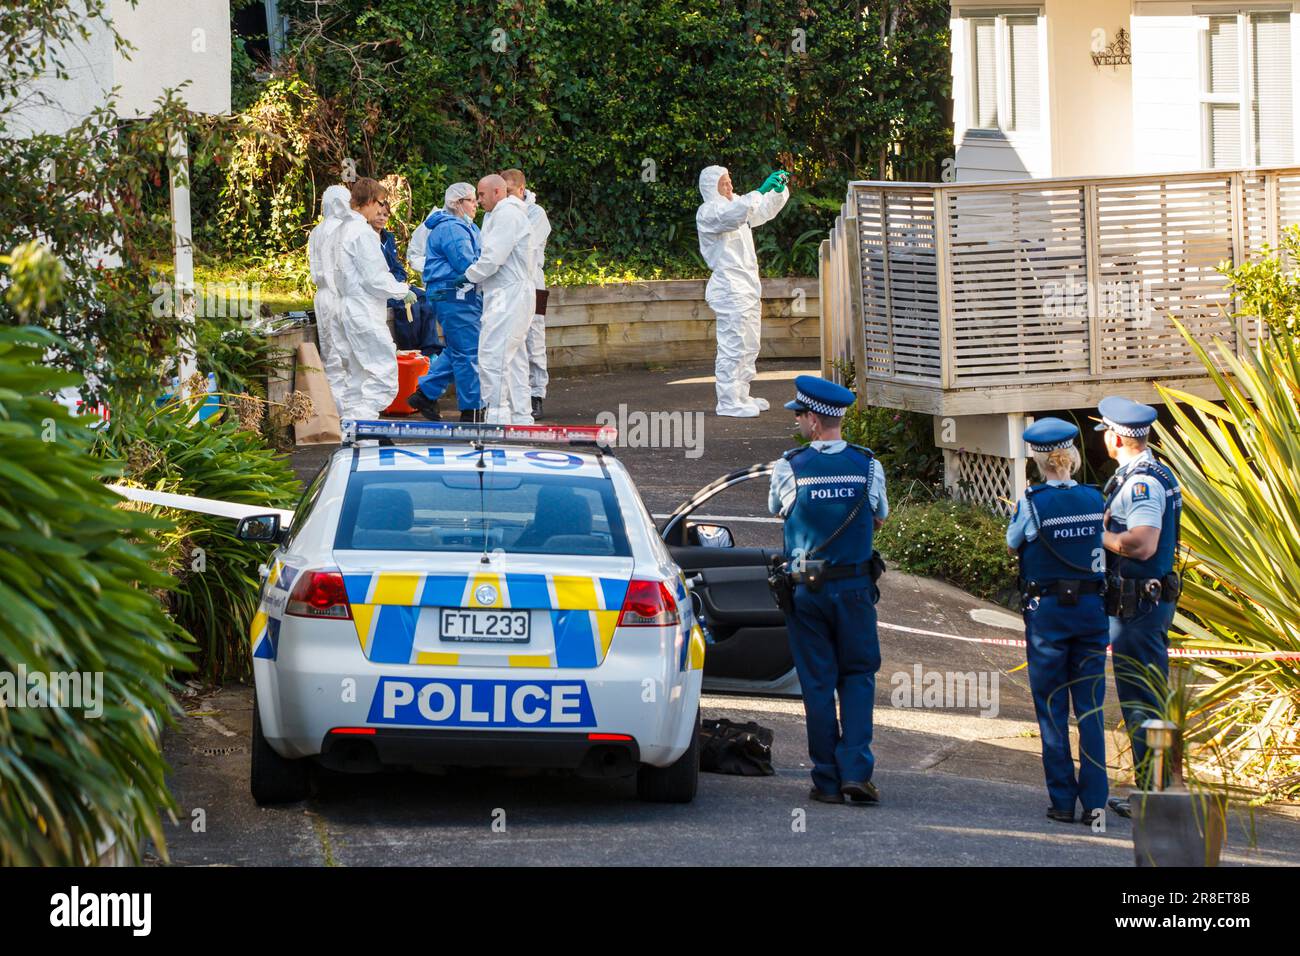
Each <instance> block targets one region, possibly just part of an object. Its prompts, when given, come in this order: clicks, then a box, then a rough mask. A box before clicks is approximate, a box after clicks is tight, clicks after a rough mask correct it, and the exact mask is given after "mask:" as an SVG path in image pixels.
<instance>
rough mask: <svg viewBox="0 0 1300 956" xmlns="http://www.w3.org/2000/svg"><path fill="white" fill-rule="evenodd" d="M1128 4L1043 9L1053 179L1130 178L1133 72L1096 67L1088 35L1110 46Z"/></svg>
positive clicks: (1065, 3)
mask: <svg viewBox="0 0 1300 956" xmlns="http://www.w3.org/2000/svg"><path fill="white" fill-rule="evenodd" d="M1130 4H1131V0H1088V2H1086V3H1080V2H1079V0H1050V2H1049V3H1048V4H1047V32H1048V38H1049V46H1048V51H1049V62H1050V63H1051V73H1050V82H1051V91H1052V92H1051V95H1052V114H1051V115H1052V117H1053V123H1052V150H1051V155H1052V172H1051V175H1053V176H1111V175H1124V174H1126V173H1130V172H1132V165H1133V71H1132V68H1131V67H1128V66H1122V65H1121V66H1097V65H1096V64H1095V63H1093V61H1092V45H1093V37H1094V33H1096V35H1097V37H1098V39H1099V40H1100V41H1101V42H1103V43H1105V44H1110V43H1112V42H1114V41H1115V39H1116V36H1117V34H1118V33H1119V30H1120V29H1121V28H1123V29H1125V30H1128V29H1129V12H1130Z"/></svg>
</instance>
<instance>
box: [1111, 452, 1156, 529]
mask: <svg viewBox="0 0 1300 956" xmlns="http://www.w3.org/2000/svg"><path fill="white" fill-rule="evenodd" d="M1140 461H1155V456H1154V455H1152V454H1151V451H1150V449H1147V450H1145V451H1143V452H1142V454H1140V455H1138V456H1137V457H1136V458H1134V459H1133V460H1132V461H1130V462H1128V463H1127V464H1125V465H1121V466H1120V469H1119V470H1118V471H1117V472H1115V474H1116V475H1117V476H1119V478H1120V486H1119V491H1117V492H1116V493H1115V497H1114V500H1113V501H1111V503H1110V516H1111V517H1112V518H1114V519H1115V520H1117V521H1122V522H1124V527H1126V528H1155V529H1156V530H1157V531H1159V530H1160V528H1161V526H1162V525H1163V523H1164V515H1165V498H1166V497H1168V489H1167V488H1165V486H1164V483H1163V482H1162V481H1161V480H1160V479H1159V478H1156V477H1155V476H1154V475H1150V474H1146V475H1134V474H1131V472H1132V471H1133V469H1134V468H1135V467H1136V466H1137V464H1138V462H1140Z"/></svg>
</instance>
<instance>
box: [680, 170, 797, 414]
mask: <svg viewBox="0 0 1300 956" xmlns="http://www.w3.org/2000/svg"><path fill="white" fill-rule="evenodd" d="M786 179H787V174H786V173H784V172H782V171H780V170H778V171H776V172H774V173H772V174H771V175H770V176H768V177H767V179H766V180H765V181H764V182H763V185H761V186H759V187H758V189H756V190H754V191H753V192H749V193H745V195H743V196H737V195H735V193H734V191H733V190H732V187H731V176H730V174H729V173H728V172H727V170H726V167H723V166H706V167H705V168H704V170H703V171H702V172H701V173H700V195H701V196H702V197H703V199H704V202H703V203H701V204H700V208H699V209H698V210H696V213H695V227H696V231H697V232H698V233H699V237H700V255H702V256H703V257H704V261H705V262H706V263H708V266H709V268H710V269H712V270H713V275H712V276H711V277H710V278H709V283H708V285H707V286H706V287H705V289H704V300H705V301H706V302H708V303H709V308H711V309H713V311H714V313H715V315H716V316H717V330H718V357H717V360H716V362H715V363H714V375H715V377H716V379H717V386H716V387H717V395H718V406H717V409H716V411H717V413H718V414H719V415H727V416H730V417H733V418H753V417H754V416H756V415H758V413H759V412H763V411H767V408H768V403H767V401H766V400H765V399H762V398H753V397H751V396H750V394H749V383H750V382H751V381H752V380H753V378H754V363H755V361H756V360H757V359H758V348H759V343H760V338H761V333H762V316H763V296H762V285H761V284H760V282H759V277H758V257H757V256H756V255H755V254H754V233H753V227H754V226H761V225H762V224H763V223H765V222H768V221H769V220H771V219H774V218H775V217H776V214H777V213H779V212H780V211H781V209H782V208H783V207H784V206H785V203H786V200H787V199H789V198H790V197H789V194H788V193H787V192H786V189H785V185H786Z"/></svg>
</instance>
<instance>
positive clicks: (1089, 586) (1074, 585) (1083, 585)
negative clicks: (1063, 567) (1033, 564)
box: [1022, 578, 1106, 607]
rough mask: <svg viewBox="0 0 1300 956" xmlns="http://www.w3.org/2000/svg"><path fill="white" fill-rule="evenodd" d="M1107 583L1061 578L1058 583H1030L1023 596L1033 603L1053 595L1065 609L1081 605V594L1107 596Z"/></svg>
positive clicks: (1024, 589)
mask: <svg viewBox="0 0 1300 956" xmlns="http://www.w3.org/2000/svg"><path fill="white" fill-rule="evenodd" d="M1105 593H1106V582H1105V580H1103V579H1100V578H1098V579H1093V580H1088V581H1077V580H1070V579H1067V578H1061V579H1059V580H1056V581H1028V582H1026V583H1025V586H1024V588H1023V591H1022V596H1023V597H1024V599H1025V600H1026V601H1032V600H1034V599H1035V598H1040V597H1046V596H1047V595H1049V594H1050V595H1052V596H1054V597H1055V598H1057V599H1058V600H1059V601H1060V602H1061V604H1062V605H1063V606H1065V607H1073V606H1074V605H1075V604H1078V603H1079V595H1080V594H1105Z"/></svg>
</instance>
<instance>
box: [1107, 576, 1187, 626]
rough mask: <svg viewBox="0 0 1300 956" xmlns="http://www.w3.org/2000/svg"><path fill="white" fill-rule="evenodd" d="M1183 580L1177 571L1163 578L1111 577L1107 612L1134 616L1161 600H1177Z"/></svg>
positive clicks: (1116, 615) (1114, 615)
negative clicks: (1144, 605)
mask: <svg viewBox="0 0 1300 956" xmlns="http://www.w3.org/2000/svg"><path fill="white" fill-rule="evenodd" d="M1182 591H1183V581H1182V578H1180V577H1179V576H1178V575H1177V574H1176V573H1174V572H1172V571H1171V572H1169V573H1168V574H1166V575H1165V576H1164V577H1163V578H1111V579H1110V580H1109V582H1108V588H1107V591H1106V613H1107V614H1108V615H1109V616H1111V617H1133V616H1135V615H1136V614H1138V613H1140V612H1141V611H1142V610H1143V607H1142V605H1143V602H1146V604H1147V607H1148V608H1149V607H1151V606H1152V605H1154V604H1157V603H1159V602H1161V601H1176V600H1178V595H1180V594H1181V593H1182Z"/></svg>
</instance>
